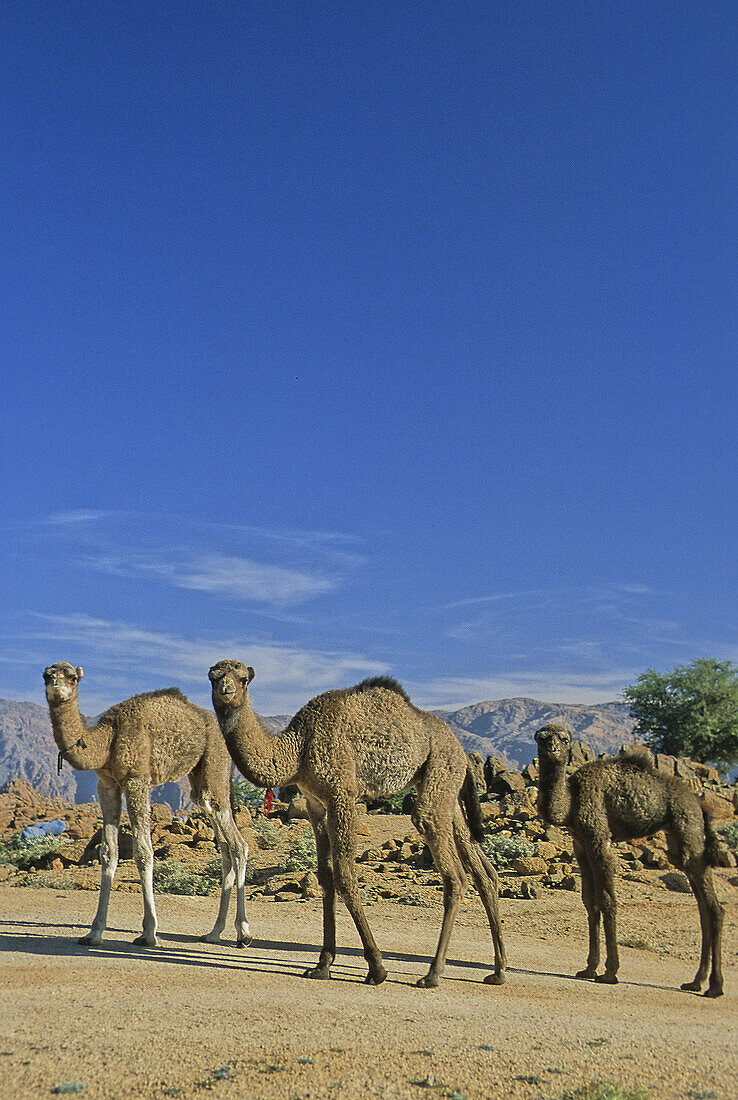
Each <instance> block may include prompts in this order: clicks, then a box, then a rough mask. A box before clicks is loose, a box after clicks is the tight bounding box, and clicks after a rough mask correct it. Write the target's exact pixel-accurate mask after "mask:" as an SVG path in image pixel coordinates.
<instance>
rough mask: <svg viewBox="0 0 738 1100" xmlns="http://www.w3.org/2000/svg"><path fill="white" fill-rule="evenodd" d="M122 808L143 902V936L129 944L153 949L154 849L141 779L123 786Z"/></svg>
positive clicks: (154, 921) (154, 924) (154, 944)
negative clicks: (130, 838)
mask: <svg viewBox="0 0 738 1100" xmlns="http://www.w3.org/2000/svg"><path fill="white" fill-rule="evenodd" d="M126 806H127V807H128V816H129V817H130V819H131V832H132V833H133V858H134V860H135V861H136V866H137V867H138V874H139V878H140V879H141V889H142V891H143V899H144V919H143V935H141V936H137V937H136V939H135V940H134V941H133V942H134V943H135V944H136V945H137V946H138V947H156V946H157V939H156V929H157V920H156V906H155V904H154V848H153V845H152V843H151V806H150V804H149V785H148V783H147V782H146V781H145V780H143V779H129V780H128V782H127V783H126Z"/></svg>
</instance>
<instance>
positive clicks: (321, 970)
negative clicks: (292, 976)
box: [302, 966, 331, 982]
mask: <svg viewBox="0 0 738 1100" xmlns="http://www.w3.org/2000/svg"><path fill="white" fill-rule="evenodd" d="M302 976H303V978H317V979H318V980H319V981H324V982H326V981H328V980H329V979H330V976H331V972H330V970H328V969H327V968H325V967H322V966H315V967H312V966H311V967H308V969H307V970H303V972H302Z"/></svg>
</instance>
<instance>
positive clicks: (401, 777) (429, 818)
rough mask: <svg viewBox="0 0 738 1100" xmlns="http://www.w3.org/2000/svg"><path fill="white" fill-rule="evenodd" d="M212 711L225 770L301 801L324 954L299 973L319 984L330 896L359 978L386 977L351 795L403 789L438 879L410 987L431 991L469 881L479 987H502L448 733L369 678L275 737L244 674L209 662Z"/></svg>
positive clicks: (488, 894)
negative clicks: (483, 931)
mask: <svg viewBox="0 0 738 1100" xmlns="http://www.w3.org/2000/svg"><path fill="white" fill-rule="evenodd" d="M209 676H210V681H211V684H212V688H213V705H214V707H215V712H216V714H217V716H218V721H219V722H220V728H221V730H222V731H223V736H224V738H225V742H226V745H227V746H228V750H229V752H230V754H231V756H232V757H233V759H234V761H235V763H236V766H237V767H238V768H239V769H240V770H241V771H242V772H243V774H244V775H245V776H246V778H247V779H249V780H250V781H251V782H252V783H255V784H256V785H257V786H259V787H277V786H280V787H281V786H284V785H285V784H288V783H296V784H297V786H298V787H299V788H300V790H301V791H302V792H303V794H304V795H305V798H306V800H307V807H308V814H309V816H310V822H311V824H312V826H313V830H314V832H315V841H316V850H317V858H318V879H319V881H320V884H321V886H322V888H323V947H322V950H321V953H320V958H319V960H318V965H317V966H316V967H315V968H311V969H309V970H307V971H305V975H304V976H305V977H307V978H330V968H331V964H332V963H333V960H334V959H335V956H336V912H335V910H336V890H338V892H339V894H340V895H341V897H342V898H343V900H344V902H345V903H346V907H347V908H348V910H349V912H350V914H351V916H352V917H353V920H354V923H355V925H356V928H357V930H358V932H359V935H360V937H361V942H362V943H363V945H364V958H365V959H366V961H367V963H368V964H369V973H368V975H367V977H366V982H367V983H368V984H369V985H379V984H380V983H381V982H383V981H384V979H385V978H386V977H387V971H386V970H385V969H384V966H383V965H382V956H381V954H380V951H379V948H378V947H377V945H376V943H375V940H374V937H373V936H372V933H371V930H370V928H369V924H368V922H367V919H366V914H365V912H364V908H363V906H362V904H361V899H360V897H359V887H358V882H357V875H356V865H355V859H356V800H357V799H358V798H363V797H366V796H369V797H372V798H376V797H379V796H382V795H390V794H395V793H397V792H399V791H402V790H404V789H405V788H406V787H409V786H410V785H411V784H413V785H415V787H416V789H417V792H418V798H417V805H416V808H415V810H414V811H413V814H412V820H413V824H414V825H415V827H416V828H417V830H418V832H419V833H420V834H421V836H422V837H423V838H424V839H425V841H426V843H427V845H428V847H429V848H430V850H431V852H432V853H433V859H434V860H435V864H436V867H437V868H438V872H439V874H440V876H441V879H442V880H443V903H444V914H443V923H442V926H441V934H440V938H439V940H438V947H437V949H436V954H435V958H434V959H433V962H432V963H431V966H430V969H429V971H428V973H427V974H426V975H425V977H423V978H421V979H420V980H419V981H418V983H417V984H418V985H419V986H421V987H432V986H437V985H438V979H439V978H440V976H441V973H442V972H443V968H444V965H445V962H446V953H447V951H448V943H449V938H450V936H451V930H452V928H453V925H454V920H455V919H456V914H457V912H458V909H459V906H460V904H461V900H462V897H463V895H464V890H465V889H466V886H467V883H468V878H467V873H468V874H470V875H471V876H472V878H473V879H474V883H475V885H476V887H477V889H478V891H479V894H480V897H481V899H482V904H483V905H484V907H485V909H486V911H487V916H488V919H489V926H490V929H491V932H492V941H493V943H494V952H495V969H494V973H493V974H489V975H488V976H487V977H486V978H485V979H484V980H485V981H486V982H488V983H490V984H492V985H501V984H502V982H503V981H504V975H505V950H504V947H503V943H502V936H501V933H500V922H499V916H498V907H497V874H496V872H495V870H494V868H493V867H492V865H491V864H490V862H489V860H487V858H486V856H485V855H484V853H483V852H482V850H481V848H480V847H479V845H478V844H477V843H475V841H473V840H472V838H471V835H470V832H469V826H468V825H467V821H466V820H465V817H464V814H463V813H462V803H463V805H464V807H465V808H466V813H467V816H468V819H469V824H470V826H471V829H472V831H473V832H474V836H475V838H476V840H478V839H479V838H480V836H481V828H482V818H481V811H480V807H479V801H478V798H477V795H476V790H475V788H474V783H473V781H472V778H471V774H470V771H469V767H468V763H467V759H466V755H465V753H464V750H463V749H462V747H461V745H460V744H459V742H458V741H457V739H456V738H455V737H454V735H453V733H452V732H451V730H450V729H449V727H448V726H447V725H446V724H445V722H442V721H441V720H440V719H439V718H436V717H435V716H434V715H432V714H427V713H426V712H424V711H422V710H418V708H417V707H414V706H413V704H412V703H411V702H410V700H409V699H408V697H407V695H406V694H405V692H404V691H403V689H402V688H401V687H400V685H399V684H398V683H397V682H396V681H394V680H391V679H388V678H385V677H377V678H375V679H371V680H364V681H363V682H362V683H360V684H358V685H357V686H356V687H352V688H347V689H344V690H341V691H327V692H325V693H324V694H323V695H318V696H316V698H315V699H312V700H311V701H310V702H309V703H307V704H306V705H305V706H304V707H303V708H302V709H301V710H300V711H298V713H297V714H296V715H295V717H294V718H293V719H292V720H291V722H290V723H289V725H288V726H287V728H286V730H284V732H283V733H281V734H280V735H279V736H277V737H273V738H272V737H269V736H268V735H267V734H265V732H264V730H263V729H262V728H261V726H260V725H259V722H258V721H257V719H256V717H255V715H254V712H253V711H252V709H251V705H250V702H249V695H248V684H249V682H250V681H251V680H252V679H253V676H254V670H253V668H250V667H248V668H247V667H246V665H243V664H241V662H240V661H219V662H218V664H216V665H214V666H213V667H212V668H211V669H210V673H209Z"/></svg>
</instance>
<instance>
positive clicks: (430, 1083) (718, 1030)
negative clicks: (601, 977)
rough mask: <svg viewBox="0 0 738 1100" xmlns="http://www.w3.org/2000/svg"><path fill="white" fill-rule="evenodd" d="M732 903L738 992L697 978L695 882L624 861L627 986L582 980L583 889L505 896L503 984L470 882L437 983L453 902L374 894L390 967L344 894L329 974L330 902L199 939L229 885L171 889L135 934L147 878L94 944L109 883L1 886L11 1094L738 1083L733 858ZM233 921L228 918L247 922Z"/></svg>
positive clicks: (0, 1009) (5, 1050)
mask: <svg viewBox="0 0 738 1100" xmlns="http://www.w3.org/2000/svg"><path fill="white" fill-rule="evenodd" d="M716 879H717V887H718V891H719V894H720V897H721V899H722V901H723V902H724V903H726V907H727V914H726V927H725V979H726V995H725V996H724V997H722V998H720V999H719V1000H709V999H706V998H704V997H698V996H695V995H694V994H687V993H683V992H681V991H680V990H679V984H680V983H681V982H683V981H685V980H687V979H690V978H691V977H692V976H693V974H694V971H695V969H696V965H697V957H698V944H699V933H698V919H697V909H696V904H695V901H694V899H693V897H692V896H691V895H685V894H677V893H672V892H670V891H668V890H665V889H663V888H662V889H656V888H655V887H653V886H651V885H649V884H648V883H644V882H635V881H634V882H627V881H624V880H621V882H620V886H619V890H620V903H621V905H620V929H619V931H620V937H621V939H625V940H628V941H629V942H631V943H633V944H637V946H631V947H628V946H625V947H623V948H622V951H621V971H620V979H621V980H620V984H619V985H617V986H599V985H595V984H594V983H592V982H582V981H577V980H575V979H573V978H572V974H573V973H574V971H575V970H577V969H578V968H579V967H580V966H582V965H583V961H584V954H585V949H586V932H585V921H584V911H583V909H582V906H581V901H580V899H579V897H578V896H577V895H576V894H574V893H571V892H567V891H562V890H556V891H551V890H546V891H543V892H542V894H541V896H540V897H539V898H538V899H537V900H531V901H520V900H513V899H504V898H503V899H502V900H501V910H502V915H503V919H504V932H505V939H506V946H507V952H508V963H509V971H508V979H507V983H506V984H505V985H504V986H502V987H493V986H488V985H484V984H483V981H482V979H483V978H484V976H485V974H486V973H488V972H489V970H490V969H491V965H490V964H491V958H492V950H491V942H490V937H489V931H488V929H487V926H486V922H485V917H484V912H483V910H482V907H481V904H480V902H479V900H478V898H477V897H476V896H475V895H473V896H470V897H468V898H467V900H466V901H465V903H464V907H463V909H462V912H461V914H460V917H459V920H458V922H457V927H456V929H455V933H454V937H453V939H452V943H451V951H450V955H449V959H450V961H449V965H448V967H447V973H446V977H445V978H444V980H443V982H442V984H441V986H440V988H438V989H437V990H423V989H418V988H416V987H415V985H414V982H415V981H416V979H417V978H418V977H420V976H421V975H422V974H423V973H425V970H426V968H427V964H428V958H429V955H430V954H432V951H433V950H434V948H435V942H436V938H437V934H438V928H439V923H440V902H434V903H433V905H430V906H417V905H415V906H410V905H407V904H403V903H402V902H401V901H400V900H396V901H395V900H392V901H390V900H381V901H378V902H376V903H375V904H372V905H371V906H370V907H369V908H368V915H369V919H370V922H371V924H372V927H373V930H374V932H375V935H376V937H377V939H378V942H379V943H380V945H381V946H382V948H383V950H384V952H385V963H386V966H387V969H388V970H389V977H388V980H387V981H386V982H385V983H384V984H383V985H382V986H380V987H378V988H373V987H368V986H365V985H364V984H363V978H364V975H365V964H364V959H363V957H362V954H361V950H360V947H359V941H358V937H357V935H356V933H355V930H354V927H353V924H352V922H351V920H350V918H349V916H348V914H347V913H346V911H345V909H342V908H341V909H340V910H339V923H338V933H339V945H340V947H341V948H342V950H341V953H340V954H339V957H338V960H337V962H336V964H335V966H334V969H333V979H332V980H331V981H330V982H317V981H308V980H305V979H303V978H301V977H300V975H301V972H302V971H303V970H304V968H305V967H307V966H308V965H310V964H314V962H315V960H316V958H317V954H318V951H319V945H320V939H321V914H320V905H319V902H316V901H297V900H295V901H289V902H285V901H273V900H266V899H252V900H251V901H250V902H249V912H248V916H249V921H250V924H251V930H252V933H253V935H254V937H255V939H254V942H253V944H252V945H251V946H250V947H249V948H247V949H245V950H238V949H236V947H235V944H234V941H233V939H232V938H228V939H226V940H225V941H224V942H223V943H222V944H218V945H210V944H204V943H200V942H199V941H198V938H197V937H198V935H200V934H201V933H203V932H205V931H207V930H208V929H209V928H210V926H211V925H212V921H213V918H214V913H215V909H216V908H217V902H216V899H215V898H213V897H174V896H168V895H164V896H160V897H159V898H158V909H159V922H160V944H161V946H160V947H159V948H157V949H154V950H144V949H141V948H137V947H135V946H133V944H132V942H131V941H132V939H133V937H134V936H135V935H136V934H137V933H138V931H139V930H140V921H141V898H140V895H139V894H137V893H133V892H123V891H117V892H116V893H114V894H113V897H112V900H111V928H110V929H109V931H108V933H107V937H106V942H105V945H104V946H103V947H100V948H88V947H81V946H79V945H78V944H77V942H76V940H77V937H78V936H79V935H81V934H83V933H84V932H85V931H87V928H88V927H89V922H90V920H91V917H92V915H93V912H94V907H95V900H96V899H95V895H94V894H93V893H91V892H89V891H81V890H60V889H53V888H52V889H30V888H18V887H14V888H11V887H6V886H4V887H0V912H1V913H2V920H1V921H0V942H1V944H2V950H3V957H4V967H3V981H2V986H3V996H2V1003H1V1004H0V1096H3V1097H12V1098H14V1100H26V1098H29V1100H30V1098H36V1097H43V1096H49V1095H50V1094H51V1093H52V1092H53V1090H54V1089H59V1088H60V1086H64V1085H72V1084H76V1085H81V1086H83V1088H82V1090H81V1093H80V1095H81V1096H82V1097H83V1100H84V1098H89V1100H98V1098H99V1100H116V1098H118V1097H121V1098H122V1097H126V1098H127V1097H134V1098H135V1097H153V1098H159V1097H169V1096H176V1097H180V1098H182V1100H186V1098H189V1097H201V1096H202V1095H203V1093H204V1092H205V1091H206V1090H207V1092H208V1093H209V1094H211V1095H213V1096H215V1097H223V1098H235V1097H260V1098H261V1097H264V1098H265V1100H269V1098H277V1097H278V1098H280V1100H281V1098H290V1100H292V1098H294V1100H297V1098H305V1100H308V1098H311V1100H312V1098H315V1100H317V1098H329V1097H338V1098H347V1100H352V1098H354V1097H357V1098H358V1097H362V1098H367V1097H391V1098H406V1097H407V1098H410V1097H412V1098H415V1100H418V1098H420V1100H422V1098H423V1097H428V1098H431V1097H441V1096H445V1097H456V1098H457V1100H461V1098H462V1097H464V1098H466V1100H476V1098H482V1097H511V1098H518V1097H520V1098H528V1097H531V1098H538V1097H551V1098H559V1097H562V1096H564V1095H566V1093H567V1092H568V1091H571V1090H574V1089H576V1088H578V1087H581V1086H583V1085H585V1084H588V1083H590V1082H593V1081H609V1082H613V1083H614V1084H617V1085H619V1086H621V1087H622V1088H624V1089H627V1088H630V1089H634V1088H641V1089H643V1090H645V1091H646V1092H647V1094H648V1096H649V1097H650V1098H657V1097H685V1098H686V1097H691V1098H693V1100H698V1098H707V1097H716V1098H719V1100H734V1098H736V1097H738V1053H737V1052H738V934H737V923H736V913H737V912H738V905H737V904H736V902H738V885H735V884H734V883H736V882H738V880H737V879H736V877H735V871H733V872H729V871H719V872H717V873H716ZM227 934H228V936H229V937H232V936H233V930H232V928H230V929H229V930H228V932H227Z"/></svg>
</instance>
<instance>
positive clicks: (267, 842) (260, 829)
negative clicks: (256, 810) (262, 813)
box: [254, 817, 279, 851]
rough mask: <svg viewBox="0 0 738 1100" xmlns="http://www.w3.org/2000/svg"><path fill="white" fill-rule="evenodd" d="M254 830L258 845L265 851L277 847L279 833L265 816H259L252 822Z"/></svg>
mask: <svg viewBox="0 0 738 1100" xmlns="http://www.w3.org/2000/svg"><path fill="white" fill-rule="evenodd" d="M254 830H255V831H256V835H257V837H258V839H259V847H260V848H262V849H265V850H266V851H274V850H275V849H276V848H279V833H278V832H277V830H276V829H275V828H274V826H273V825H272V823H271V821H268V820H267V818H265V817H259V818H257V819H256V821H255V822H254Z"/></svg>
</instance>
